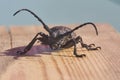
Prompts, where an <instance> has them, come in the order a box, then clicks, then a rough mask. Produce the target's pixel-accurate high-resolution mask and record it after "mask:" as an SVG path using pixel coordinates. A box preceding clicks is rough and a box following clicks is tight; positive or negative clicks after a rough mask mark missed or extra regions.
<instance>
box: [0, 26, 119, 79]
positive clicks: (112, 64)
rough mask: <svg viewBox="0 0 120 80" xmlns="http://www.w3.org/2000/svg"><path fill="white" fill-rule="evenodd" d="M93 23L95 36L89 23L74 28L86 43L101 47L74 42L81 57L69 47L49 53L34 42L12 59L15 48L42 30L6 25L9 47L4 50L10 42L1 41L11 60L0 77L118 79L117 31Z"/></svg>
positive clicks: (26, 42) (45, 48) (22, 47)
mask: <svg viewBox="0 0 120 80" xmlns="http://www.w3.org/2000/svg"><path fill="white" fill-rule="evenodd" d="M96 25H97V28H98V31H99V35H98V36H96V35H95V30H94V28H93V27H92V26H90V25H89V26H86V27H83V28H81V29H79V30H77V31H76V33H77V35H80V36H82V38H83V40H84V42H85V43H86V44H91V43H95V44H96V46H101V47H102V49H101V50H98V51H87V50H86V49H82V48H81V46H80V45H79V44H78V45H77V52H78V53H79V54H81V53H84V54H86V57H84V58H76V57H75V56H74V55H73V48H69V49H65V50H61V51H54V52H51V51H50V48H49V46H45V45H40V43H37V42H36V43H35V45H34V46H33V48H32V49H31V50H30V51H29V52H28V53H27V54H26V55H25V56H22V57H18V58H16V57H15V54H16V52H17V51H18V50H23V49H24V48H25V46H26V45H27V44H28V43H29V42H30V41H31V40H32V38H33V37H34V36H35V35H36V34H37V33H38V32H45V30H44V29H43V28H42V27H41V26H21V27H17V26H12V27H10V34H11V35H9V36H8V37H10V39H8V41H9V42H10V44H11V47H12V48H11V49H9V50H7V48H8V46H9V45H10V44H6V43H4V44H6V45H7V48H5V50H7V51H8V53H7V54H5V56H6V57H8V56H11V57H12V60H11V62H10V63H11V64H9V66H7V68H5V71H3V72H1V74H0V75H1V77H0V80H120V68H119V67H120V52H119V51H120V34H119V33H117V32H116V31H115V30H114V29H113V28H112V27H111V26H110V25H108V24H96ZM67 26H68V27H70V28H74V27H75V26H77V25H67ZM2 33H4V32H2ZM45 33H46V32H45ZM3 41H4V40H3ZM0 46H1V44H0ZM3 51H4V50H3ZM3 54H4V53H3ZM0 57H3V56H0ZM7 62H9V61H3V62H1V65H2V64H3V63H7ZM2 69H3V67H0V70H2Z"/></svg>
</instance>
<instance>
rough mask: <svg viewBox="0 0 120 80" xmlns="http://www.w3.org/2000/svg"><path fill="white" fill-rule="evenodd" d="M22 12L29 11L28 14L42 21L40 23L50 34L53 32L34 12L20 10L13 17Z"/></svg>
mask: <svg viewBox="0 0 120 80" xmlns="http://www.w3.org/2000/svg"><path fill="white" fill-rule="evenodd" d="M20 11H28V12H30V13H31V14H32V15H33V16H34V17H35V18H37V19H38V21H40V22H41V23H42V25H43V26H44V28H45V30H46V31H48V32H49V34H51V31H50V29H49V27H48V26H47V25H46V24H45V23H44V22H43V21H42V20H41V19H40V18H39V17H38V16H37V15H36V14H35V13H33V12H32V11H30V10H29V9H20V10H18V11H17V12H15V13H14V14H13V16H15V15H16V14H17V13H19V12H20Z"/></svg>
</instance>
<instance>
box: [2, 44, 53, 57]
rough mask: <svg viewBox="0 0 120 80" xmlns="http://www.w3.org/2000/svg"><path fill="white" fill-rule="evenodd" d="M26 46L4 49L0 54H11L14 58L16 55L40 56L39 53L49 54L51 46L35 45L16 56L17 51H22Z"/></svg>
mask: <svg viewBox="0 0 120 80" xmlns="http://www.w3.org/2000/svg"><path fill="white" fill-rule="evenodd" d="M25 47H26V46H20V47H15V48H11V49H8V50H5V51H4V52H2V55H0V56H13V57H14V58H15V59H17V58H18V57H24V56H25V57H40V55H39V54H44V55H51V52H52V51H53V50H51V48H50V47H49V46H48V45H42V44H41V45H35V46H33V47H32V48H31V49H30V50H29V51H28V52H27V53H26V54H25V55H23V56H18V55H17V51H23V50H24V49H25Z"/></svg>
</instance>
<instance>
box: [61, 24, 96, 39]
mask: <svg viewBox="0 0 120 80" xmlns="http://www.w3.org/2000/svg"><path fill="white" fill-rule="evenodd" d="M88 24H91V25H92V26H93V27H94V28H95V31H96V35H98V30H97V27H96V25H95V24H94V23H92V22H87V23H84V24H81V25H79V26H77V27H75V28H74V29H72V30H71V31H68V32H66V33H64V34H62V35H60V36H59V38H62V37H64V36H67V35H69V34H71V33H72V32H74V31H75V30H77V29H79V28H81V27H83V26H85V25H88Z"/></svg>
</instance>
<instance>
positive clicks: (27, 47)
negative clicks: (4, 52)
mask: <svg viewBox="0 0 120 80" xmlns="http://www.w3.org/2000/svg"><path fill="white" fill-rule="evenodd" d="M38 35H44V33H42V32H40V33H37V35H36V36H35V37H34V38H33V40H32V41H31V42H30V43H29V44H28V45H27V46H26V47H25V49H24V50H23V51H17V54H18V55H24V54H25V53H27V52H28V51H29V50H30V49H31V48H32V46H33V45H34V43H35V42H36V41H37V40H40V37H39V38H38Z"/></svg>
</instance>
